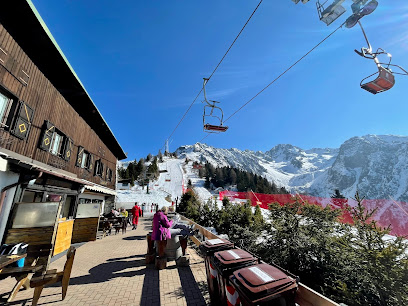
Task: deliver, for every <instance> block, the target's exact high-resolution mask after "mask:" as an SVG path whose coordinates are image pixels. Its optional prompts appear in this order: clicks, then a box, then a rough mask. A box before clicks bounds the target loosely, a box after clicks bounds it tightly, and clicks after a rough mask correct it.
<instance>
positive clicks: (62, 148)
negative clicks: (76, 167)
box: [48, 128, 68, 157]
mask: <svg viewBox="0 0 408 306" xmlns="http://www.w3.org/2000/svg"><path fill="white" fill-rule="evenodd" d="M56 135H57V136H58V137H59V139H60V141H59V144H58V151H57V152H55V151H54V140H55V139H56V138H54V137H55V136H56ZM67 139H68V138H67V136H66V135H65V134H64V133H62V132H61V131H60V130H58V129H57V128H55V129H54V131H53V132H52V137H51V144H50V150H49V151H48V152H50V153H51V154H52V155H54V156H58V157H63V156H64V152H65V144H66V141H67Z"/></svg>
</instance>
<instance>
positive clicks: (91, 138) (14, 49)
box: [0, 24, 116, 189]
mask: <svg viewBox="0 0 408 306" xmlns="http://www.w3.org/2000/svg"><path fill="white" fill-rule="evenodd" d="M0 48H2V49H4V50H5V51H6V52H7V53H8V54H7V60H6V62H9V63H10V61H14V62H13V65H12V67H11V68H10V69H8V68H6V67H7V65H2V64H1V62H0V85H1V86H3V87H4V88H6V89H7V90H9V91H10V92H12V93H13V94H14V95H15V96H16V97H17V98H18V99H20V100H22V101H24V102H25V103H27V104H28V105H29V106H30V107H31V108H33V109H34V118H33V122H32V126H31V131H30V134H29V135H28V138H27V139H26V140H20V139H18V138H16V137H14V136H13V135H10V136H9V137H10V139H11V140H12V143H11V144H10V145H9V146H8V147H7V149H9V150H12V151H14V152H16V153H18V154H21V155H24V156H27V157H30V158H33V159H34V160H37V161H39V162H42V163H45V164H49V165H54V166H55V160H56V157H55V156H52V155H51V154H50V153H49V152H45V151H43V150H41V149H40V148H39V141H40V137H41V135H42V127H43V124H44V121H45V120H49V121H51V122H52V123H54V124H55V126H56V127H57V128H58V129H59V130H61V131H62V132H63V133H64V134H65V135H66V136H68V137H70V138H71V139H73V141H74V148H73V150H72V156H71V159H70V161H69V162H66V163H64V162H63V159H62V158H60V159H61V163H60V164H61V165H59V167H60V168H61V169H63V170H65V171H68V172H71V173H73V174H75V175H77V176H78V177H79V178H84V177H86V179H87V180H89V181H92V182H94V183H97V184H101V185H105V186H107V187H109V188H112V189H114V188H115V186H114V182H115V175H116V171H115V169H116V157H115V156H114V154H113V153H112V152H111V151H110V150H109V148H108V147H107V146H106V145H105V144H104V143H103V141H102V140H101V139H100V138H99V136H98V135H97V134H96V133H95V131H94V130H92V129H91V127H90V126H89V125H88V124H87V123H86V121H85V120H84V119H83V118H82V117H80V116H79V114H78V113H77V112H76V111H75V110H74V109H73V108H72V107H71V105H70V104H69V103H68V102H67V101H66V100H65V99H64V97H63V96H62V95H61V94H60V92H59V91H58V90H57V89H56V88H55V87H54V86H53V85H52V84H51V82H50V81H49V80H48V79H47V78H46V77H45V76H44V75H43V73H42V72H41V71H40V70H39V69H38V68H37V67H36V66H35V64H34V63H33V62H32V61H31V60H30V59H29V57H28V56H27V55H26V54H25V53H24V51H23V50H22V49H21V48H20V46H19V45H18V44H17V43H16V42H15V41H14V40H13V38H12V37H11V36H10V34H9V33H8V32H7V31H6V30H5V29H4V27H3V26H2V25H1V24H0ZM50 65H52V63H50ZM5 66H6V67H5ZM21 69H23V70H24V71H26V72H27V73H28V75H29V76H30V78H29V81H28V84H27V85H26V84H25V83H24V82H23V81H21V80H19V76H20V75H21V74H20V73H21ZM101 124H102V122H101ZM0 146H1V143H0ZM79 146H83V147H85V150H87V151H89V152H90V153H92V154H93V155H94V161H96V160H98V159H102V162H103V163H104V165H105V169H104V170H105V173H106V167H109V168H110V169H111V170H112V172H113V177H112V181H111V182H107V181H106V179H101V178H100V177H97V176H94V173H93V171H92V173H87V171H86V170H84V169H81V168H78V167H76V166H75V160H76V155H77V152H78V147H79ZM52 161H54V163H53V162H52Z"/></svg>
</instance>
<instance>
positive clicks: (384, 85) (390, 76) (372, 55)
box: [354, 21, 408, 95]
mask: <svg viewBox="0 0 408 306" xmlns="http://www.w3.org/2000/svg"><path fill="white" fill-rule="evenodd" d="M357 23H358V24H359V25H360V27H361V30H362V32H363V35H364V38H365V40H366V42H367V48H365V47H363V48H361V51H358V50H354V51H355V52H356V53H357V54H358V55H360V56H361V57H364V58H367V59H372V60H374V62H375V64H376V65H377V68H378V72H375V73H373V74H371V75H370V76H368V77H366V78H364V79H363V80H362V81H361V82H360V87H361V88H362V89H365V90H367V91H368V92H371V93H372V94H374V95H375V94H378V93H381V92H384V91H387V90H390V89H391V88H392V87H394V85H395V77H394V74H401V75H408V72H407V71H406V70H404V68H402V67H400V66H398V65H394V64H391V61H392V55H391V54H389V53H387V52H385V51H384V50H383V49H381V48H378V49H377V51H375V52H373V49H372V47H371V44H370V42H369V40H368V38H367V35H366V33H365V31H364V28H363V26H362V24H361V22H360V21H357ZM380 55H386V56H388V58H389V61H388V63H381V62H380V60H379V59H378V56H380ZM390 66H391V67H396V68H398V69H400V70H401V71H402V73H401V72H393V71H392V70H391V68H390ZM374 75H377V77H376V78H375V79H374V80H371V81H369V82H365V81H366V80H367V79H370V78H371V77H372V76H374Z"/></svg>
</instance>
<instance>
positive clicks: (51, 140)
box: [40, 121, 74, 161]
mask: <svg viewBox="0 0 408 306" xmlns="http://www.w3.org/2000/svg"><path fill="white" fill-rule="evenodd" d="M73 146H74V142H73V141H72V139H71V138H69V137H67V136H66V135H65V134H63V133H62V132H61V131H60V130H58V129H57V128H56V127H55V125H53V124H52V123H51V122H49V121H45V123H44V129H43V135H42V139H41V143H40V148H41V149H43V150H44V151H48V152H50V153H51V154H53V155H57V156H59V157H61V158H63V159H65V160H66V161H69V160H70V158H71V155H72V149H73Z"/></svg>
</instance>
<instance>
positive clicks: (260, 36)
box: [32, 0, 408, 159]
mask: <svg viewBox="0 0 408 306" xmlns="http://www.w3.org/2000/svg"><path fill="white" fill-rule="evenodd" d="M32 1H33V3H34V5H35V6H36V8H37V10H38V11H39V13H40V15H41V16H42V18H43V19H44V21H45V22H46V24H47V26H48V27H49V29H50V31H51V33H52V34H53V35H54V37H55V39H56V40H57V42H58V44H59V45H60V47H61V49H62V50H63V52H64V53H65V55H66V57H67V58H68V60H69V61H70V63H71V65H72V67H73V68H74V70H75V71H76V73H77V74H78V76H79V78H80V79H81V81H82V83H83V84H84V86H85V88H86V89H87V91H88V93H89V94H90V96H91V97H92V99H93V100H94V102H95V104H96V105H97V107H98V108H99V110H100V112H101V113H102V115H103V116H104V118H105V119H106V121H107V122H108V124H109V126H110V128H111V129H112V131H113V132H114V134H115V136H116V138H117V139H118V141H119V143H120V144H121V146H122V147H123V149H124V151H125V152H128V156H129V159H135V158H136V159H139V158H140V157H145V156H146V155H147V154H148V153H152V154H157V152H158V150H159V149H160V148H162V146H163V144H164V142H165V140H166V139H167V137H168V136H169V135H170V133H171V132H172V130H173V129H174V127H175V126H176V124H177V123H178V121H179V120H180V118H181V117H182V115H183V114H184V112H185V111H186V109H187V108H188V106H189V105H190V104H191V102H192V101H193V99H194V97H195V96H196V95H197V93H198V91H199V90H200V88H201V86H202V78H203V77H208V76H209V75H210V74H211V72H212V71H213V69H214V68H215V66H216V64H217V63H218V62H219V60H220V59H221V57H222V55H223V54H224V53H225V51H226V50H227V48H228V47H229V45H230V44H231V42H232V41H233V39H234V38H235V36H236V35H237V34H238V32H239V30H240V29H241V27H242V26H243V25H244V23H245V21H246V20H247V19H248V17H249V15H250V14H251V12H252V11H253V10H254V8H255V7H256V5H257V4H258V2H259V1H258V0H223V1H220V0H207V1H191V0H190V1H187V0H184V1H183V0H177V1H165V0H159V1H142V0H136V1H135V0H132V1H131V0H120V1H107V0H87V1H79V0H77V1H74V0H58V1H55V0H32ZM379 2H380V5H379V7H378V9H377V10H376V11H375V12H374V13H373V14H372V15H369V16H366V17H365V18H363V19H362V22H363V25H364V26H365V28H366V32H367V35H368V37H369V39H370V40H371V44H372V45H373V47H374V48H378V47H382V48H383V49H385V50H386V51H387V52H390V53H391V54H392V55H393V63H394V64H398V65H401V66H403V67H405V68H408V57H407V56H406V54H407V52H408V3H407V2H406V0H392V1H385V0H380V1H379ZM351 3H352V2H351V0H346V2H345V3H344V4H345V7H346V8H347V12H346V14H344V15H343V16H342V17H340V18H339V19H338V20H337V21H336V22H335V23H333V24H332V25H331V26H329V27H327V26H326V25H325V24H324V23H323V22H321V21H320V20H319V19H318V17H317V12H316V6H315V3H314V1H313V0H312V1H310V2H309V3H307V4H302V3H299V4H298V5H295V4H294V3H293V2H292V1H290V0H280V1H276V0H264V1H263V3H262V4H261V7H260V8H259V10H258V11H257V12H256V14H255V15H254V17H253V18H252V20H251V22H250V23H249V25H248V26H247V27H246V29H245V31H244V32H243V34H242V35H241V36H240V38H239V39H238V41H237V42H236V44H235V45H234V47H233V49H232V50H231V51H230V53H229V54H228V56H227V57H226V59H225V60H224V62H223V63H222V64H221V66H220V67H219V69H218V70H217V72H216V73H215V74H214V76H213V78H212V79H211V81H210V82H209V84H208V86H207V93H208V97H209V98H210V99H214V100H218V101H221V106H222V108H223V110H224V116H225V117H229V115H231V114H232V113H233V112H234V111H235V110H236V109H238V108H239V107H240V106H241V105H242V104H244V103H245V102H246V101H248V100H249V99H250V98H252V97H253V96H254V95H255V94H256V93H257V92H258V91H260V90H261V89H262V88H263V87H264V86H266V85H267V84H268V83H269V82H271V81H272V80H273V79H274V78H275V77H276V76H278V75H279V74H280V73H281V72H282V71H283V70H284V69H286V68H287V67H289V66H290V65H291V64H292V63H293V62H295V61H296V60H297V59H298V58H299V57H301V56H302V55H303V54H304V53H306V52H307V51H308V50H309V49H310V48H312V47H313V46H314V45H315V44H317V43H318V42H319V41H320V40H321V39H323V38H324V37H325V36H326V35H328V34H329V33H330V32H332V31H333V30H334V29H335V28H336V27H337V26H339V25H340V24H341V23H342V22H343V21H344V20H345V18H346V17H347V16H348V15H349V14H351V9H350V7H349V6H350V4H351ZM346 15H347V16H346ZM364 43H365V42H364V38H363V36H362V33H361V30H360V29H359V27H358V26H356V27H354V28H353V29H345V28H344V29H340V30H339V31H338V32H337V33H336V34H335V35H334V36H333V37H331V38H330V39H329V40H328V41H327V42H326V43H325V44H323V45H322V46H321V47H319V49H317V50H316V51H314V52H313V53H312V54H311V55H310V56H309V57H307V58H306V59H305V60H304V61H302V62H301V63H300V64H298V65H297V66H296V67H295V68H294V69H293V70H291V71H290V72H289V73H288V74H286V75H285V76H284V77H283V78H282V79H280V80H279V81H278V82H276V83H275V84H274V85H272V86H271V87H270V88H269V89H267V90H266V91H265V92H263V93H262V94H261V95H260V96H258V97H257V98H256V99H255V100H253V101H252V102H251V103H250V104H249V105H247V106H246V107H245V108H244V109H243V110H241V111H240V112H239V113H238V114H237V115H235V116H234V117H233V118H232V119H231V120H230V121H228V122H227V125H228V126H229V130H228V131H227V132H226V133H224V134H218V135H214V134H212V135H210V136H209V137H207V138H206V139H205V140H204V142H205V143H207V144H209V145H213V146H216V147H221V148H231V147H235V148H239V149H250V150H262V151H265V150H269V149H271V148H272V147H273V146H275V145H277V144H280V143H290V144H293V145H296V146H299V147H301V148H304V149H309V148H314V147H339V146H340V145H341V143H343V142H344V141H345V140H347V139H349V138H351V137H353V136H361V135H366V134H394V135H408V124H407V114H408V103H407V102H408V101H407V90H408V77H404V76H397V77H396V85H395V86H394V88H393V89H392V90H391V91H388V92H386V93H382V94H378V95H372V94H370V93H368V92H366V91H364V90H362V89H360V87H359V84H360V81H361V80H362V79H363V78H364V77H366V76H368V75H370V74H371V73H374V72H375V71H376V66H375V65H374V63H373V62H372V61H370V60H366V59H363V58H361V57H359V56H358V55H356V54H355V53H354V51H353V50H354V49H355V48H357V49H359V48H361V47H363V46H364ZM202 100H203V97H202V96H201V97H200V98H199V99H198V100H197V102H196V103H195V105H194V106H193V107H192V109H191V111H190V112H189V114H188V115H187V117H186V118H185V120H184V121H183V123H182V124H181V125H180V127H179V128H178V130H177V131H176V132H175V133H174V135H173V137H172V140H171V141H172V142H171V145H170V151H174V150H175V149H176V148H177V147H179V146H181V145H186V144H194V143H196V142H198V141H200V140H201V139H202V138H203V137H204V136H206V133H204V132H203V130H202V112H203V104H202V103H201V101H202Z"/></svg>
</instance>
